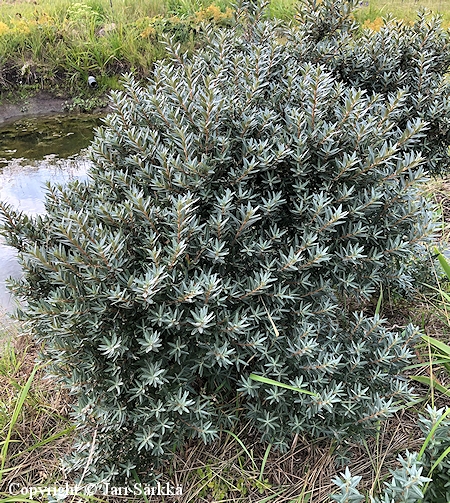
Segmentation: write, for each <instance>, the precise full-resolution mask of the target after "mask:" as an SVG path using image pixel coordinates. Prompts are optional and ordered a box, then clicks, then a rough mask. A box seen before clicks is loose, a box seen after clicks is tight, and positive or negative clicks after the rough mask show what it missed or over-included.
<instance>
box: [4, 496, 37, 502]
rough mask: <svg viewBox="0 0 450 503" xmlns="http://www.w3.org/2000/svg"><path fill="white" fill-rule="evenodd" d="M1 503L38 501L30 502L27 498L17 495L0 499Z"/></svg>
mask: <svg viewBox="0 0 450 503" xmlns="http://www.w3.org/2000/svg"><path fill="white" fill-rule="evenodd" d="M0 503H36V500H29V499H28V498H25V496H21V495H15V496H8V497H7V498H2V499H0Z"/></svg>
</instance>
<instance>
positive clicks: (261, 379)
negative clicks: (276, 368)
mask: <svg viewBox="0 0 450 503" xmlns="http://www.w3.org/2000/svg"><path fill="white" fill-rule="evenodd" d="M249 377H250V379H253V381H258V382H262V383H264V384H271V385H273V386H278V387H279V388H286V389H291V390H293V391H298V392H299V393H306V394H307V395H312V396H319V395H318V394H317V393H313V392H312V391H308V390H306V389H303V388H297V387H296V386H291V385H290V384H284V383H282V382H279V381H275V380H273V379H268V378H267V377H262V376H258V375H256V374H250V376H249Z"/></svg>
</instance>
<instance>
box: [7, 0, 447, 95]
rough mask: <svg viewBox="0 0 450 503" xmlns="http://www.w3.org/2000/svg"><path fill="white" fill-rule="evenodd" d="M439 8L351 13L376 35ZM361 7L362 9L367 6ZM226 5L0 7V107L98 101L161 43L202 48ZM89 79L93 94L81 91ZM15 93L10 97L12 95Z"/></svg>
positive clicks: (99, 1)
mask: <svg viewBox="0 0 450 503" xmlns="http://www.w3.org/2000/svg"><path fill="white" fill-rule="evenodd" d="M445 3H446V2H445V1H444V0H434V1H433V0H421V1H420V2H417V1H416V0H397V1H393V2H389V3H388V4H386V2H385V1H384V0H370V1H368V0H366V1H363V2H361V6H360V7H359V8H358V9H357V10H356V11H355V17H356V18H357V20H358V21H360V22H362V23H363V22H364V21H367V22H368V23H369V24H368V26H371V27H373V28H375V29H379V27H380V24H381V17H382V16H385V15H387V14H388V13H389V12H392V13H393V14H394V15H396V16H397V17H399V18H402V19H407V20H408V21H412V20H413V19H414V18H415V15H416V11H417V10H418V9H420V7H421V6H422V5H423V6H425V7H428V8H430V9H433V10H434V11H435V12H441V13H442V14H443V16H444V25H445V26H450V12H449V10H448V8H447V6H446V5H445ZM366 4H367V5H366ZM232 5H233V2H232V1H231V0H219V1H216V2H211V0H165V1H163V0H136V1H134V0H120V1H117V0H84V1H80V2H73V1H69V0H57V1H53V0H37V1H35V2H27V1H17V2H3V3H2V6H1V7H2V8H1V10H0V99H2V98H8V97H9V98H10V99H14V96H17V92H16V89H17V88H18V87H20V88H22V89H25V90H26V92H33V91H36V90H39V89H46V90H51V91H52V92H53V93H54V94H60V95H63V96H67V95H69V96H71V97H78V98H89V97H92V95H99V96H101V95H103V94H105V92H108V91H110V90H111V89H117V88H119V87H120V83H119V80H120V76H121V75H122V74H123V73H125V72H129V71H133V72H134V73H135V74H136V76H138V77H142V78H144V77H147V76H148V75H149V74H150V72H151V70H152V68H153V64H154V62H155V61H156V60H158V59H160V58H162V57H164V56H165V54H166V53H165V47H164V42H163V41H164V38H165V37H166V36H171V37H175V39H176V40H177V41H178V42H180V43H181V44H182V45H183V47H184V48H185V49H187V50H192V49H193V48H194V47H195V46H196V45H198V44H201V43H202V38H201V36H200V35H201V28H200V24H201V23H202V22H204V21H208V22H213V23H215V24H216V25H218V26H224V25H225V26H226V25H228V24H230V23H231V18H232V16H233V11H232V9H231V7H232ZM295 13H296V1H294V0H272V1H271V2H270V5H269V8H268V15H270V16H274V17H278V18H281V19H292V18H293V17H294V15H295ZM89 74H94V75H95V76H96V77H97V81H98V83H99V87H98V89H97V90H95V91H93V90H90V89H88V88H87V85H86V82H87V77H88V75H89ZM13 90H14V92H12V91H13Z"/></svg>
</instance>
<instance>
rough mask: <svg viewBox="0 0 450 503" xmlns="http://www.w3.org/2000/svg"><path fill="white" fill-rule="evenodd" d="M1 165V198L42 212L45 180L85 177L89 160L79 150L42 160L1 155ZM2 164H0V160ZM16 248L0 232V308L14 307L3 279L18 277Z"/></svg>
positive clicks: (30, 212) (33, 212) (28, 211)
mask: <svg viewBox="0 0 450 503" xmlns="http://www.w3.org/2000/svg"><path fill="white" fill-rule="evenodd" d="M1 161H3V167H0V200H1V201H4V202H7V203H9V204H11V205H12V206H13V207H14V208H17V209H19V210H20V211H23V212H24V213H26V214H28V215H30V216H33V215H37V214H41V213H44V211H45V210H44V199H45V193H46V187H45V183H46V182H47V181H49V180H50V181H51V182H52V183H66V182H67V181H68V180H70V179H79V180H85V179H86V178H87V171H88V168H89V165H90V161H89V160H88V159H87V158H86V156H84V155H83V154H82V153H81V154H79V155H77V156H75V157H71V158H67V159H61V158H59V157H57V156H56V155H48V156H45V157H44V158H43V159H41V160H30V159H24V158H20V159H11V160H7V159H2V160H1ZM0 166H1V164H0ZM20 274H21V270H20V266H19V264H18V263H17V256H16V251H15V249H14V248H11V247H9V246H7V245H6V244H5V242H4V239H3V237H1V236H0V308H3V309H5V310H9V311H11V310H13V307H14V300H13V299H12V298H11V294H10V292H9V291H8V290H7V289H6V285H5V280H6V279H7V278H8V277H10V276H12V277H15V278H17V277H19V276H20Z"/></svg>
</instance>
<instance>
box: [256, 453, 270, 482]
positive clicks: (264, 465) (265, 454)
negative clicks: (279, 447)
mask: <svg viewBox="0 0 450 503" xmlns="http://www.w3.org/2000/svg"><path fill="white" fill-rule="evenodd" d="M270 449H272V444H269V445H268V446H267V448H266V452H265V453H264V457H263V460H262V464H261V470H260V471H259V480H260V481H261V482H262V481H263V476H264V469H265V467H266V463H267V458H268V457H269V453H270Z"/></svg>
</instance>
